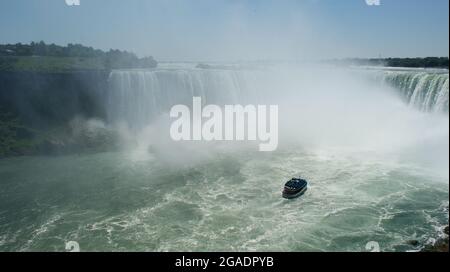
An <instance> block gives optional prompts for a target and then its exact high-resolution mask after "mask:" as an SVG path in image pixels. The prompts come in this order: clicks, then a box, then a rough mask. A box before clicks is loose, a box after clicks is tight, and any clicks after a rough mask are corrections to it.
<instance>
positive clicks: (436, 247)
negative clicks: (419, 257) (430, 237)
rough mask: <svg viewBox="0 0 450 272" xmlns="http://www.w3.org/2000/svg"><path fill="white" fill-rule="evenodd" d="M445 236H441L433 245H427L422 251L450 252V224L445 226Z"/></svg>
mask: <svg viewBox="0 0 450 272" xmlns="http://www.w3.org/2000/svg"><path fill="white" fill-rule="evenodd" d="M444 234H445V237H442V238H439V239H438V240H437V241H436V242H435V243H434V244H433V245H427V246H425V247H424V248H423V249H422V250H421V251H422V252H449V249H448V242H449V236H448V226H446V227H445V228H444Z"/></svg>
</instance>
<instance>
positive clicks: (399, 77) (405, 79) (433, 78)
mask: <svg viewBox="0 0 450 272" xmlns="http://www.w3.org/2000/svg"><path fill="white" fill-rule="evenodd" d="M448 79H449V74H448V73H437V72H417V71H386V72H384V73H383V76H382V80H383V82H384V83H386V84H388V85H390V86H392V87H394V88H396V89H398V90H399V91H400V94H401V95H402V97H403V98H404V99H405V100H406V101H407V102H408V103H409V105H410V106H412V107H416V108H418V109H420V110H422V111H425V112H443V113H448V109H449V108H448V103H449V94H448Z"/></svg>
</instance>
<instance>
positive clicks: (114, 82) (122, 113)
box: [106, 69, 258, 129]
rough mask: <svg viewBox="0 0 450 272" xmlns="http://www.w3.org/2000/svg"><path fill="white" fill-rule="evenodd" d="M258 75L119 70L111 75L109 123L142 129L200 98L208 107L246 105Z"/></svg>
mask: <svg viewBox="0 0 450 272" xmlns="http://www.w3.org/2000/svg"><path fill="white" fill-rule="evenodd" d="M255 76H257V73H250V72H246V71H239V70H214V71H210V70H200V69H191V70H181V69H180V70H153V71H152V70H117V71H112V72H111V74H110V76H109V85H110V90H109V92H108V94H107V98H106V103H107V105H106V109H107V112H108V116H109V119H110V120H109V121H111V122H117V121H119V122H120V121H125V122H127V123H128V125H129V126H130V128H134V129H138V128H142V127H143V126H145V125H147V124H149V123H150V122H151V121H152V119H154V118H155V117H157V116H158V115H159V114H161V113H164V112H168V111H169V110H170V108H171V107H172V106H173V105H176V104H185V105H190V104H191V103H192V97H194V96H199V97H201V98H202V101H203V102H204V103H208V104H218V105H224V104H236V103H242V102H244V101H246V100H248V99H246V98H248V97H249V96H252V97H255V93H256V91H257V90H258V84H257V81H256V80H255V79H256V78H255Z"/></svg>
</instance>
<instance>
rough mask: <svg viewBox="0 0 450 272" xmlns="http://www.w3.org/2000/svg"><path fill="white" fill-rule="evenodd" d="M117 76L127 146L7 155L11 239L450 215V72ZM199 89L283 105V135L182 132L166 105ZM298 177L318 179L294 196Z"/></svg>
mask: <svg viewBox="0 0 450 272" xmlns="http://www.w3.org/2000/svg"><path fill="white" fill-rule="evenodd" d="M428 73H429V74H428ZM380 74H381V76H380ZM367 75H369V76H367ZM109 81H110V86H111V88H110V90H109V91H108V92H107V93H105V94H103V95H102V97H103V100H104V104H105V108H106V109H107V111H108V120H105V121H106V122H107V124H108V125H109V126H111V127H114V128H115V129H118V130H120V131H121V133H122V135H123V149H122V150H121V151H116V152H105V153H97V154H80V155H70V156H59V157H20V158H10V159H3V160H0V180H1V187H0V195H1V196H2V197H1V198H0V207H1V208H0V250H2V251H14V250H22V251H35V250H45V251H63V250H64V248H65V243H66V242H67V241H77V242H78V243H79V244H80V247H81V250H82V251H99V250H107V251H109V250H111V251H123V250H131V251H180V250H188V251H191V250H192V251H254V250H258V251H364V250H365V245H366V244H367V243H368V242H369V241H376V242H378V243H379V244H380V248H381V250H384V251H405V250H414V249H417V248H415V247H414V246H412V245H410V244H409V243H408V241H410V240H418V241H419V242H422V243H426V242H428V241H430V239H432V238H436V237H437V235H439V233H440V231H441V229H442V226H443V225H444V224H447V222H448V199H449V195H448V177H449V175H448V137H449V134H448V73H447V74H445V73H437V74H435V73H434V72H427V71H420V72H417V71H379V70H376V71H363V72H361V71H356V72H355V71H342V70H341V69H334V68H327V69H323V68H311V69H297V68H292V67H287V68H286V67H285V68H280V67H276V68H273V67H272V68H267V67H266V68H252V69H248V68H240V69H237V68H233V69H231V68H230V69H225V68H223V67H222V68H217V69H196V68H193V67H186V66H180V67H175V68H174V67H170V68H166V69H164V68H159V69H157V70H151V71H113V72H112V73H111V75H110V79H109ZM192 96H200V97H202V101H204V102H205V103H207V104H219V105H224V104H236V103H241V104H249V103H251V104H261V103H262V104H277V105H279V108H280V115H279V119H280V120H279V125H280V146H279V149H278V150H277V151H275V152H269V153H266V152H258V151H257V149H256V148H255V147H254V144H253V143H248V142H242V143H203V142H200V143H194V142H189V143H185V142H179V143H174V142H172V141H171V140H170V138H169V137H168V131H169V130H168V124H169V123H170V122H169V121H170V120H168V117H167V112H168V110H169V109H170V107H171V106H172V105H174V104H179V103H183V104H187V105H190V103H191V102H192ZM293 176H302V177H304V178H306V179H308V180H309V182H310V186H309V190H308V191H307V193H306V194H305V195H304V196H303V197H301V198H299V199H297V200H294V201H287V200H284V199H282V198H281V190H282V186H283V185H284V182H285V181H287V180H288V179H290V178H291V177H293Z"/></svg>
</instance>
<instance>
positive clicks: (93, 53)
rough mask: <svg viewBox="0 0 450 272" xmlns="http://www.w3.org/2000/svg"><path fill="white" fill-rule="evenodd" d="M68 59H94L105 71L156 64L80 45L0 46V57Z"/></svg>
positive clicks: (38, 44)
mask: <svg viewBox="0 0 450 272" xmlns="http://www.w3.org/2000/svg"><path fill="white" fill-rule="evenodd" d="M32 56H37V57H60V58H63V57H68V58H80V59H96V60H97V61H98V62H100V63H101V66H102V67H104V68H105V69H132V68H154V67H156V66H157V65H158V63H157V62H156V61H155V60H154V59H153V57H144V58H138V57H137V56H136V55H135V54H134V53H130V52H127V51H121V50H113V49H110V50H109V51H106V52H105V51H102V50H99V49H94V48H93V47H88V46H83V45H81V44H71V43H69V44H68V45H67V46H60V45H56V44H53V43H52V44H46V43H45V42H43V41H41V42H38V43H36V42H31V43H30V44H22V43H16V44H3V45H1V44H0V57H10V58H11V57H32Z"/></svg>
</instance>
